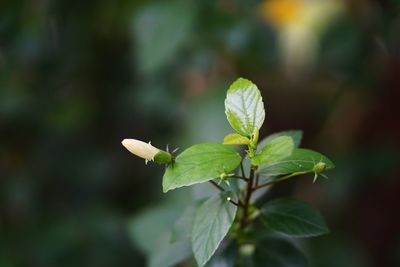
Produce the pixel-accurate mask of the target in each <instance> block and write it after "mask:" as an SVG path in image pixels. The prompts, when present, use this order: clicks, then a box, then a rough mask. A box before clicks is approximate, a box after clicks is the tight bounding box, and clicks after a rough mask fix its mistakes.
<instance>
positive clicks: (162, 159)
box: [122, 139, 172, 164]
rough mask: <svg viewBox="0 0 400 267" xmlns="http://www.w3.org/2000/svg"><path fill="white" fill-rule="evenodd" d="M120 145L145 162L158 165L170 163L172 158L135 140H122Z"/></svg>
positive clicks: (148, 144) (147, 144)
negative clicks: (153, 162) (154, 162)
mask: <svg viewBox="0 0 400 267" xmlns="http://www.w3.org/2000/svg"><path fill="white" fill-rule="evenodd" d="M122 145H123V146H124V147H125V148H126V149H128V150H129V152H131V153H132V154H135V155H136V156H138V157H141V158H143V159H145V160H146V163H147V161H156V162H158V163H164V164H166V163H170V162H171V161H172V156H171V154H169V153H168V152H165V151H163V150H160V149H158V148H156V147H154V146H152V145H151V143H150V142H149V143H145V142H142V141H140V140H136V139H124V140H123V141H122Z"/></svg>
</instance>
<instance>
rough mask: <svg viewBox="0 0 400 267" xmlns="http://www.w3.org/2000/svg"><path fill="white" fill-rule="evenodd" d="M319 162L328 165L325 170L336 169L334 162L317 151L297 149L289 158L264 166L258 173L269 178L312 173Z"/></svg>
mask: <svg viewBox="0 0 400 267" xmlns="http://www.w3.org/2000/svg"><path fill="white" fill-rule="evenodd" d="M318 162H323V163H325V164H326V169H325V170H330V169H333V168H334V167H335V165H334V164H333V163H332V161H330V160H329V159H328V158H327V157H325V156H324V155H322V154H320V153H318V152H316V151H313V150H310V149H301V148H296V149H294V150H293V152H292V155H290V156H289V157H287V158H284V159H281V160H278V161H276V162H273V163H270V164H267V165H263V166H262V167H261V168H260V169H259V171H258V172H259V173H260V174H262V175H268V176H277V175H284V174H289V173H299V172H300V173H310V172H313V171H314V166H315V164H317V163H318Z"/></svg>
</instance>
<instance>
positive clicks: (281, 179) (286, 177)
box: [253, 171, 308, 190]
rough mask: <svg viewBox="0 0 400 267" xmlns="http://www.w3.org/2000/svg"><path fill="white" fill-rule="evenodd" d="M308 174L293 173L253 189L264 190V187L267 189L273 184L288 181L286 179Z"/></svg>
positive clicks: (304, 172)
mask: <svg viewBox="0 0 400 267" xmlns="http://www.w3.org/2000/svg"><path fill="white" fill-rule="evenodd" d="M306 173H308V172H307V171H303V172H295V173H291V174H289V175H286V176H282V177H279V178H277V179H274V180H272V181H269V182H266V183H264V184H261V185H257V186H256V187H254V188H253V190H257V189H260V188H263V187H266V186H270V185H273V184H276V183H279V182H282V181H284V180H286V179H289V178H291V177H294V176H298V175H302V174H306Z"/></svg>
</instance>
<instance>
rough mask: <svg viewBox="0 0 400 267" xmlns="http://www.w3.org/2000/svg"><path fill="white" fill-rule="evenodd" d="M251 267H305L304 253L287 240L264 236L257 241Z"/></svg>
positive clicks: (306, 264)
mask: <svg viewBox="0 0 400 267" xmlns="http://www.w3.org/2000/svg"><path fill="white" fill-rule="evenodd" d="M252 266H253V267H265V266H273V267H307V266H308V263H307V260H306V258H305V257H304V255H303V254H302V253H301V252H300V251H299V249H298V248H296V247H295V246H294V245H293V244H291V243H290V242H289V241H287V240H283V239H279V238H276V237H275V238H271V237H269V238H264V239H262V240H260V241H258V242H257V246H256V250H255V252H254V264H253V265H252Z"/></svg>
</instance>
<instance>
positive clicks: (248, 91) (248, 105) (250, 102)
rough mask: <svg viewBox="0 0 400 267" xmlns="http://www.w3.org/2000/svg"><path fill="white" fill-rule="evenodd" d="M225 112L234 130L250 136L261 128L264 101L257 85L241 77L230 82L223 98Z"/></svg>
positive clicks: (263, 115) (263, 116)
mask: <svg viewBox="0 0 400 267" xmlns="http://www.w3.org/2000/svg"><path fill="white" fill-rule="evenodd" d="M225 114H226V117H227V118H228V121H229V123H230V125H231V126H232V128H233V129H234V130H235V131H237V132H238V133H240V134H241V135H243V136H247V137H251V135H252V134H253V133H254V131H255V130H256V129H260V128H261V126H262V124H263V123H264V118H265V110H264V103H263V101H262V97H261V93H260V91H259V90H258V88H257V86H256V85H255V84H254V83H252V82H251V81H249V80H246V79H243V78H239V79H237V80H236V81H235V82H234V83H232V85H231V86H230V87H229V90H228V92H227V95H226V99H225Z"/></svg>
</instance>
